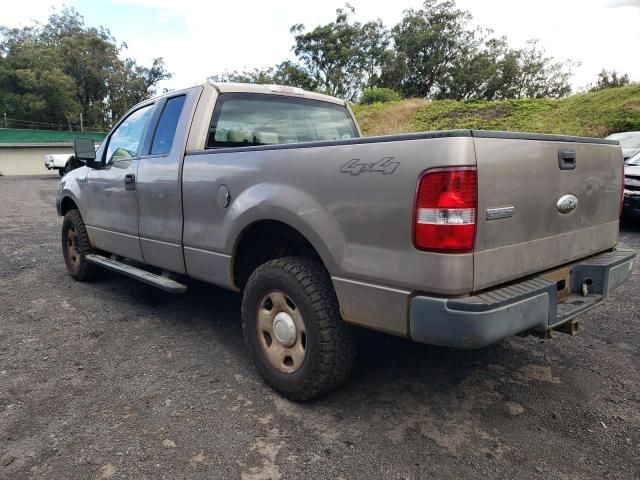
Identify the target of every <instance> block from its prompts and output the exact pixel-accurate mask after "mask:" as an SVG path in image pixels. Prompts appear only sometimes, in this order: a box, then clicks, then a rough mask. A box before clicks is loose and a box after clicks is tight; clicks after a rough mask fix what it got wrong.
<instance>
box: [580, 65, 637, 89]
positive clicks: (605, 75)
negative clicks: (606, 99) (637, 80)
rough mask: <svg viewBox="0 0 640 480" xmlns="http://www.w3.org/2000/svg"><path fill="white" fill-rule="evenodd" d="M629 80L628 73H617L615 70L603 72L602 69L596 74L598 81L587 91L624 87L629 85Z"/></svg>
mask: <svg viewBox="0 0 640 480" xmlns="http://www.w3.org/2000/svg"><path fill="white" fill-rule="evenodd" d="M631 83H632V82H631V79H630V78H629V74H628V73H624V74H622V73H618V72H617V71H615V70H611V71H608V70H605V69H604V68H603V69H602V71H601V72H600V73H599V74H598V80H597V82H596V84H595V85H594V86H592V87H591V88H590V89H589V90H590V91H592V92H596V91H599V90H604V89H606V88H618V87H624V86H625V85H630V84H631Z"/></svg>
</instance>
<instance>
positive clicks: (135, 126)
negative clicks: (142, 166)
mask: <svg viewBox="0 0 640 480" xmlns="http://www.w3.org/2000/svg"><path fill="white" fill-rule="evenodd" d="M152 106H153V105H147V106H146V107H142V108H140V109H138V110H136V111H135V112H133V113H132V114H131V115H129V116H128V117H127V118H126V119H124V121H123V122H122V123H121V124H120V125H118V128H116V129H115V130H114V131H113V133H112V134H111V137H110V138H109V145H108V146H107V164H110V163H113V162H117V161H120V160H128V159H130V158H134V157H137V156H138V149H139V147H140V142H141V141H142V135H143V133H144V129H145V126H146V125H147V121H148V120H149V115H151V111H152V108H151V107H152Z"/></svg>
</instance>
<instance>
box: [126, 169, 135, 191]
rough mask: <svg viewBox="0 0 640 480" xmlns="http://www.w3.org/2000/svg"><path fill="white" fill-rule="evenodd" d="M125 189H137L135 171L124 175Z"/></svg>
mask: <svg viewBox="0 0 640 480" xmlns="http://www.w3.org/2000/svg"><path fill="white" fill-rule="evenodd" d="M124 189H125V190H135V189H136V176H135V174H134V173H127V174H126V175H125V176H124Z"/></svg>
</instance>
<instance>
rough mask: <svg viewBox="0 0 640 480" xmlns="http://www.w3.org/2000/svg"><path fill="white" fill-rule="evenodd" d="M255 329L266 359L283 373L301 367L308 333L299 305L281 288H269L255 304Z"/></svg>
mask: <svg viewBox="0 0 640 480" xmlns="http://www.w3.org/2000/svg"><path fill="white" fill-rule="evenodd" d="M257 317H258V321H257V330H258V339H259V341H260V346H261V347H262V350H263V352H264V354H265V356H266V357H267V359H268V360H269V363H271V365H273V366H274V367H275V368H277V369H278V370H280V371H281V372H284V373H294V372H296V371H297V370H299V369H300V367H302V364H303V363H304V359H305V357H306V355H307V334H306V329H305V326H304V320H303V318H302V314H301V313H300V309H299V308H298V307H297V306H296V304H295V303H294V302H293V300H291V298H290V297H289V296H288V295H286V294H285V293H284V292H281V291H279V290H272V291H270V292H267V293H266V294H264V295H263V296H262V298H261V299H260V302H259V304H258V312H257Z"/></svg>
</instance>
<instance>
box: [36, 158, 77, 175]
mask: <svg viewBox="0 0 640 480" xmlns="http://www.w3.org/2000/svg"><path fill="white" fill-rule="evenodd" d="M44 166H45V167H46V169H47V170H58V173H59V174H60V176H61V177H62V176H64V174H65V173H69V172H70V171H71V170H73V169H74V168H78V167H81V166H82V163H80V162H78V161H77V160H76V158H75V156H74V155H73V153H53V154H52V153H48V154H46V155H45V156H44Z"/></svg>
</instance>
